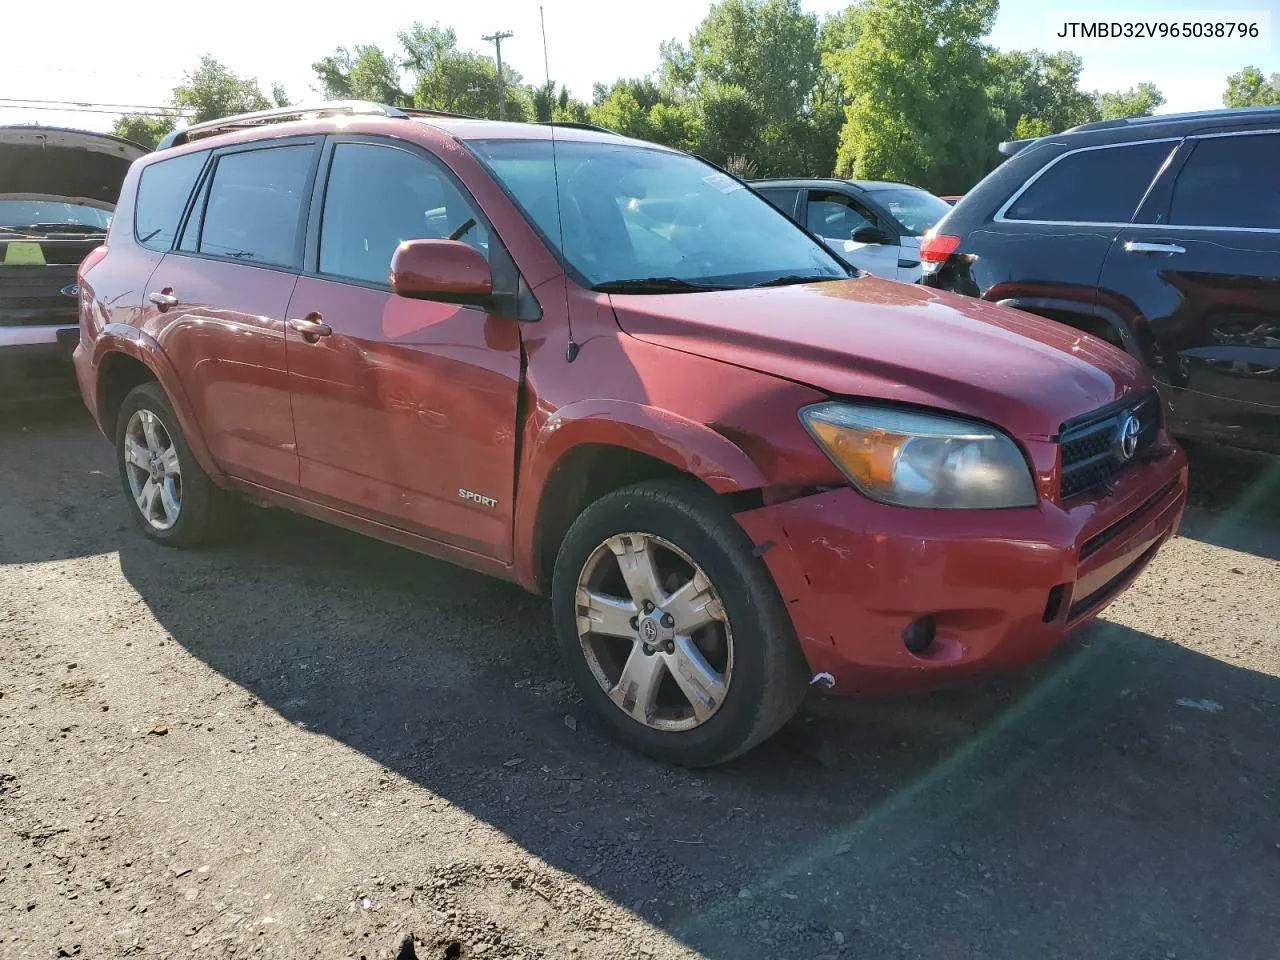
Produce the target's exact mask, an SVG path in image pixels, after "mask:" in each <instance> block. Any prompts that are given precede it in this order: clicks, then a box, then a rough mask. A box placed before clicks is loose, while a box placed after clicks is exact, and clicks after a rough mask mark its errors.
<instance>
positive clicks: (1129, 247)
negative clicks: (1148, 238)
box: [1124, 240, 1187, 253]
mask: <svg viewBox="0 0 1280 960" xmlns="http://www.w3.org/2000/svg"><path fill="white" fill-rule="evenodd" d="M1124 249H1125V252H1126V253H1186V252H1187V248H1186V247H1180V246H1178V245H1177V244H1176V243H1147V242H1145V241H1142V240H1130V241H1129V242H1128V243H1126V244H1125V245H1124Z"/></svg>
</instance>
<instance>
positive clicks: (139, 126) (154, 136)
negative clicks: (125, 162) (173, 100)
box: [111, 113, 178, 150]
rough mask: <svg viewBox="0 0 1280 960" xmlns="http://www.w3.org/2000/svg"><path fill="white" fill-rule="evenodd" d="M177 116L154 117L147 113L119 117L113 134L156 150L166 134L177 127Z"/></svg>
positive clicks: (112, 129)
mask: <svg viewBox="0 0 1280 960" xmlns="http://www.w3.org/2000/svg"><path fill="white" fill-rule="evenodd" d="M177 122H178V117H177V115H176V114H170V113H165V114H163V115H161V116H153V115H150V114H145V113H126V114H125V115H124V116H122V117H118V118H117V119H116V122H115V123H114V124H112V125H111V132H112V133H114V134H115V135H116V136H117V137H124V138H125V139H126V140H132V141H133V142H134V143H138V144H141V145H142V146H144V147H146V148H147V149H148V150H154V149H155V148H156V146H157V145H158V144H159V143H160V141H161V139H162V138H163V137H164V136H165V134H167V133H169V132H170V131H172V130H173V128H174V127H175V126H177Z"/></svg>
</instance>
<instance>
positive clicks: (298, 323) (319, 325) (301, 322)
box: [288, 314, 333, 343]
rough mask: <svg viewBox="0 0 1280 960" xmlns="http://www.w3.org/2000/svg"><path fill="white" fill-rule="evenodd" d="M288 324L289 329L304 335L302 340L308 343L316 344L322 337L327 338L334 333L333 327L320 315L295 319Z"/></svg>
mask: <svg viewBox="0 0 1280 960" xmlns="http://www.w3.org/2000/svg"><path fill="white" fill-rule="evenodd" d="M288 324H289V329H290V330H293V331H294V332H296V333H300V334H302V339H303V340H305V341H307V343H316V342H317V341H319V339H320V338H321V337H327V336H329V335H330V334H332V333H333V327H331V326H329V325H328V324H327V323H325V322H324V321H323V320H322V319H321V318H320V315H319V314H312V315H311V316H309V317H293V318H291V319H290V320H289V321H288Z"/></svg>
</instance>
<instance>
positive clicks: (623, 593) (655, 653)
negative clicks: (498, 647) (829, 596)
mask: <svg viewBox="0 0 1280 960" xmlns="http://www.w3.org/2000/svg"><path fill="white" fill-rule="evenodd" d="M650 597H652V598H653V599H652V600H650ZM650 606H652V609H648V608H649V607H650ZM552 609H553V613H554V618H555V625H556V633H557V635H558V638H559V640H560V643H561V648H562V652H563V655H564V657H565V660H566V663H567V665H568V667H569V670H570V672H571V673H572V674H573V676H574V679H575V681H576V683H577V685H578V687H579V688H580V690H581V692H582V695H583V697H584V698H585V699H586V700H587V702H588V703H590V704H591V706H592V708H593V709H595V710H596V711H597V713H598V714H599V715H600V717H601V719H603V720H604V722H605V723H606V725H607V726H608V727H609V728H610V730H611V731H612V732H613V733H614V734H615V735H616V736H617V737H618V738H619V739H621V740H623V741H625V742H626V743H628V744H630V745H631V746H633V747H635V748H636V749H637V750H640V751H642V752H644V753H646V754H648V755H650V756H652V757H654V758H656V759H659V760H662V761H665V762H668V763H675V764H680V765H683V766H690V767H703V766H711V765H714V764H717V763H723V762H724V761H726V760H729V759H731V758H733V757H735V756H737V755H739V754H741V753H744V752H745V751H747V750H749V749H751V748H752V747H754V746H755V745H756V744H758V743H760V742H761V741H763V740H765V739H766V738H767V737H769V736H771V735H772V734H773V733H775V732H776V731H777V730H778V729H779V728H780V727H781V726H782V725H783V724H784V723H786V722H787V720H789V719H790V718H791V716H792V715H793V714H794V713H795V711H796V709H797V707H799V705H800V702H801V700H802V699H803V698H804V694H805V690H806V683H805V679H806V676H807V670H806V667H805V661H804V657H803V654H802V653H801V650H800V645H799V643H798V642H797V640H796V636H795V631H794V629H793V628H792V626H791V620H790V617H789V616H788V614H787V611H786V608H785V606H784V605H783V603H782V599H781V597H779V595H778V591H777V588H776V587H775V586H774V584H773V580H772V578H771V577H770V575H769V572H768V570H767V569H766V568H765V566H764V564H763V563H762V562H761V560H760V559H759V558H758V557H756V556H755V554H754V553H753V550H752V544H751V541H750V540H749V539H748V537H747V535H746V533H745V532H744V531H743V530H742V528H741V527H740V526H739V525H738V524H737V522H736V521H735V520H734V519H733V517H732V516H731V515H730V513H729V511H728V510H727V509H726V508H725V506H724V504H723V503H722V502H721V501H720V500H719V498H717V497H716V496H715V495H714V494H713V493H711V492H710V491H708V490H707V489H706V488H704V487H702V486H701V485H700V484H698V483H696V482H694V481H691V480H687V479H680V480H664V481H656V482H649V483H641V484H637V485H635V486H632V487H627V488H624V489H622V490H618V491H616V492H614V493H611V494H608V495H606V496H605V497H602V498H601V499H600V500H597V501H596V502H595V503H593V504H592V505H591V506H589V507H588V508H587V509H586V510H585V511H583V513H582V515H581V516H579V517H578V519H577V520H576V521H575V522H574V523H573V525H572V526H571V527H570V529H569V532H568V534H566V536H565V538H564V542H563V543H562V544H561V547H560V552H559V555H558V557H557V559H556V568H555V573H554V577H553V580H552Z"/></svg>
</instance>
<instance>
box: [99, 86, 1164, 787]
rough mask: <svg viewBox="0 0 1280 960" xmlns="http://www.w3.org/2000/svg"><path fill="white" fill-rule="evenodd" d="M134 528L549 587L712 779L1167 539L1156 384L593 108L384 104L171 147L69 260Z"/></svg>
mask: <svg viewBox="0 0 1280 960" xmlns="http://www.w3.org/2000/svg"><path fill="white" fill-rule="evenodd" d="M79 284H80V292H79V296H80V309H81V318H80V320H81V330H80V343H79V345H78V347H77V348H76V351H75V362H76V367H77V372H78V376H79V380H80V385H81V389H82V391H83V395H84V399H85V401H86V403H87V404H88V406H89V408H90V410H91V411H92V412H93V414H94V416H95V417H96V418H97V421H98V423H99V424H100V426H101V428H102V430H103V431H104V432H105V433H106V434H107V435H108V436H109V437H111V438H112V439H113V440H114V442H115V445H116V450H117V456H118V460H119V470H120V477H121V481H122V484H123V489H124V493H125V496H126V498H127V501H128V504H129V509H130V510H131V511H132V513H133V516H134V519H135V520H136V521H137V524H138V526H139V527H140V528H141V530H142V532H143V533H144V534H146V535H147V536H148V537H151V538H152V539H154V540H156V541H159V542H161V543H166V544H174V545H188V544H195V543H197V542H199V541H201V540H202V539H204V538H206V537H207V536H208V535H210V534H212V533H215V532H217V531H218V529H219V521H218V517H219V511H220V510H221V509H222V507H223V505H224V502H225V499H226V496H227V494H228V493H230V492H238V493H240V494H243V495H247V496H248V497H249V498H251V499H253V500H256V501H259V502H268V503H272V504H276V505H282V506H285V507H289V508H291V509H294V510H297V511H299V512H301V513H305V514H309V515H311V516H313V517H319V518H322V519H324V520H328V521H331V522H333V523H336V524H340V525H342V526H345V527H349V528H352V529H354V530H358V531H362V532H364V533H367V534H370V535H372V536H375V537H379V538H382V539H384V540H388V541H391V542H394V543H397V544H401V545H404V546H406V547H409V548H411V549H415V550H419V551H423V552H426V553H430V554H434V555H437V556H440V557H444V558H447V559H449V560H452V561H455V562H457V563H460V564H463V565H465V566H468V567H471V568H474V569H476V570H481V571H485V572H487V573H490V574H493V575H496V576H499V577H505V578H508V579H510V580H514V581H516V582H517V583H519V584H521V585H523V586H524V587H526V588H528V589H529V590H532V591H537V592H541V593H548V594H550V597H551V612H552V616H553V619H554V627H555V631H556V633H557V635H558V637H559V641H560V643H561V644H562V646H563V650H564V653H565V655H566V662H567V664H568V669H569V670H570V672H571V673H572V674H573V675H574V677H575V679H576V680H577V683H578V685H579V686H580V687H581V691H582V694H583V696H584V697H585V698H586V699H587V700H588V701H589V702H590V703H591V704H592V706H593V707H594V708H596V709H597V710H598V711H599V714H600V716H601V717H602V718H603V721H604V722H605V723H606V724H607V725H608V726H609V727H611V728H612V729H613V731H614V732H615V733H616V734H617V735H618V736H620V737H621V738H622V739H623V740H625V741H627V742H628V743H630V744H632V745H633V746H635V747H637V748H639V749H641V750H644V751H647V752H649V753H650V754H652V755H655V756H657V757H660V758H663V759H665V760H668V761H672V762H676V763H683V764H689V765H706V764H712V763H717V762H720V761H723V760H726V759H728V758H730V757H733V756H735V755H737V754H739V753H741V752H743V751H745V750H747V749H748V748H750V747H751V746H752V745H754V744H756V743H759V742H760V741H761V740H763V739H764V738H766V737H768V736H769V735H770V734H772V733H773V732H774V731H776V730H777V729H778V728H779V727H780V726H781V725H782V724H783V723H784V722H785V721H786V720H787V718H788V717H789V716H791V714H792V713H793V712H794V711H795V709H796V707H797V705H798V704H799V702H800V700H801V699H802V697H803V695H804V693H805V691H806V689H807V688H809V687H810V686H812V685H814V684H817V686H819V687H821V688H825V689H830V690H833V691H834V692H835V693H859V692H862V693H881V692H886V691H895V690H896V691H907V690H911V689H920V688H923V687H928V686H932V685H938V684H950V683H954V682H957V681H959V680H962V679H965V678H973V677H977V676H981V675H984V674H987V673H989V672H990V671H992V670H996V669H1000V668H1006V667H1009V666H1012V665H1015V664H1018V663H1022V662H1025V661H1028V660H1030V659H1032V658H1035V657H1038V656H1040V655H1042V654H1044V653H1046V652H1047V651H1049V650H1050V649H1051V648H1052V647H1053V646H1054V645H1055V644H1056V643H1057V642H1058V641H1059V640H1060V638H1061V637H1062V636H1063V635H1064V634H1065V633H1066V632H1067V631H1068V630H1070V629H1071V628H1073V627H1075V626H1077V625H1078V624H1080V623H1082V622H1083V621H1085V620H1087V619H1089V618H1090V617H1092V616H1094V615H1095V614H1097V613H1098V612H1099V611H1100V610H1101V609H1102V608H1103V607H1104V606H1105V605H1106V604H1107V603H1108V601H1110V600H1111V599H1112V598H1114V597H1115V596H1116V595H1117V594H1118V593H1119V592H1121V591H1122V590H1123V589H1125V587H1126V586H1128V584H1129V583H1130V582H1131V581H1132V580H1133V579H1134V578H1135V577H1137V576H1138V574H1139V573H1140V572H1141V571H1142V569H1143V567H1144V566H1145V565H1146V564H1147V562H1148V561H1149V560H1150V559H1151V557H1152V556H1153V555H1154V554H1155V552H1156V550H1157V549H1158V548H1159V547H1160V545H1161V544H1162V543H1163V542H1164V541H1165V540H1166V539H1168V538H1169V537H1170V536H1172V535H1173V533H1174V532H1175V530H1176V529H1177V527H1178V523H1179V520H1180V518H1181V514H1182V510H1183V505H1184V501H1185V491H1186V461H1185V458H1184V456H1183V454H1182V452H1181V451H1180V450H1179V449H1178V448H1177V447H1176V446H1175V444H1174V443H1173V442H1171V441H1170V439H1169V437H1168V435H1167V434H1166V432H1165V428H1164V426H1163V424H1162V420H1161V408H1160V403H1159V401H1158V399H1157V397H1156V394H1155V392H1154V390H1153V389H1152V382H1151V380H1150V379H1149V377H1148V375H1147V374H1146V373H1145V372H1144V371H1143V369H1142V367H1141V366H1140V365H1139V364H1138V363H1137V362H1136V361H1135V360H1133V359H1132V358H1130V357H1129V356H1127V355H1126V354H1125V353H1124V352H1123V351H1121V350H1117V349H1115V348H1114V347H1112V346H1110V345H1109V344H1107V343H1104V342H1103V341H1101V340H1095V339H1092V338H1090V337H1088V336H1085V335H1082V334H1080V333H1078V332H1077V331H1074V330H1071V329H1069V328H1067V327H1064V326H1061V325H1059V324H1055V323H1053V322H1051V321H1048V320H1044V319H1041V318H1038V317H1033V316H1029V315H1027V314H1024V313H1020V312H1017V311H1014V310H1009V309H1006V308H1003V307H1000V306H997V305H994V304H990V303H983V302H980V301H976V300H971V299H968V298H964V297H960V296H955V295H952V294H948V293H944V292H941V291H937V290H931V289H927V288H924V287H920V286H909V285H906V284H900V283H896V282H892V281H884V280H879V279H876V278H874V277H869V276H858V275H857V274H856V271H853V270H851V269H850V268H849V267H847V266H846V265H844V264H843V263H842V262H840V261H839V260H837V259H835V258H834V257H833V256H832V255H831V254H830V253H829V252H828V251H827V250H826V249H825V248H824V247H823V246H822V245H821V244H820V243H819V242H817V241H816V240H815V239H814V238H813V237H812V236H810V235H809V234H808V233H806V232H805V231H804V230H802V229H801V228H800V227H798V226H796V225H795V224H794V223H792V222H791V221H790V220H788V219H787V217H786V216H784V215H783V214H782V213H780V212H779V211H778V210H777V209H776V208H775V207H774V206H772V205H771V204H769V203H768V202H766V201H765V200H763V199H762V198H761V197H759V196H758V195H757V194H756V193H754V192H753V191H752V190H749V189H746V188H745V187H744V185H743V184H742V183H741V182H740V181H738V180H736V179H734V178H733V177H731V176H729V175H727V174H726V173H724V172H723V171H721V170H719V169H716V168H714V167H712V166H709V165H708V164H707V163H705V162H703V161H701V160H699V159H695V158H694V157H690V156H687V155H685V154H682V153H679V152H676V151H673V150H669V149H665V148H662V147H658V146H655V145H653V144H648V143H641V142H637V141H633V140H628V139H625V138H623V137H619V136H616V135H613V134H610V133H609V132H607V131H601V130H597V129H588V128H585V127H581V126H573V125H557V126H547V125H539V124H511V123H494V122H488V121H482V120H471V119H461V118H454V117H450V116H445V115H439V114H427V113H415V112H411V111H403V110H399V109H395V108H391V107H384V106H380V105H376V104H350V103H348V104H330V105H327V106H325V107H323V108H315V109H310V110H300V109H298V108H293V109H291V110H287V111H272V112H268V113H266V114H259V115H247V116H242V117H235V118H230V119H227V120H222V121H218V122H216V123H212V124H207V125H202V126H196V127H192V128H189V129H188V130H186V131H184V132H181V133H179V134H177V135H174V136H172V137H171V138H170V139H169V141H168V142H166V143H163V144H162V145H161V147H160V149H159V150H158V151H157V152H155V153H153V154H150V155H148V156H146V157H144V158H142V159H140V160H138V161H137V162H135V163H134V164H133V166H132V168H131V170H130V172H129V175H128V178H127V180H126V182H125V185H124V188H123V192H122V196H121V199H120V204H119V207H118V208H117V213H116V217H115V219H114V220H113V221H112V224H111V230H110V234H109V236H108V237H107V241H106V244H105V245H104V246H102V247H100V248H98V249H97V250H96V251H94V252H93V253H92V254H90V255H89V257H88V258H87V259H86V260H85V262H84V264H83V265H82V267H81V270H80V276H79Z"/></svg>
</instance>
